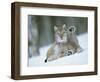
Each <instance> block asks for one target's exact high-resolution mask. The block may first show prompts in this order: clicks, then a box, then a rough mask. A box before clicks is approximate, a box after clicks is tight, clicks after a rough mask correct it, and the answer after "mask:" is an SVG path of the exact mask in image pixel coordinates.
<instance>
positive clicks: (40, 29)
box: [28, 15, 88, 58]
mask: <svg viewBox="0 0 100 82" xmlns="http://www.w3.org/2000/svg"><path fill="white" fill-rule="evenodd" d="M63 24H66V26H67V27H69V26H75V27H76V34H77V35H78V36H79V35H82V34H85V33H87V30H88V27H87V26H88V18H87V17H61V16H38V15H28V57H29V58H31V57H33V56H39V55H40V51H39V49H40V48H41V47H44V46H47V45H50V44H52V43H53V42H54V26H55V25H56V26H57V27H61V26H62V25H63Z"/></svg>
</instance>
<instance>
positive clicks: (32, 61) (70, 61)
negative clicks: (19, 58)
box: [28, 33, 88, 66]
mask: <svg viewBox="0 0 100 82" xmlns="http://www.w3.org/2000/svg"><path fill="white" fill-rule="evenodd" d="M78 40H79V43H80V45H81V47H82V48H83V51H82V52H80V53H75V54H73V55H70V56H65V57H62V58H59V59H56V60H54V61H50V62H47V63H45V62H44V60H45V59H46V53H47V50H48V49H49V48H50V46H51V45H50V46H45V47H42V48H40V56H33V57H31V58H29V62H28V63H29V64H28V65H29V66H60V65H84V64H88V34H87V33H85V34H82V35H80V36H78Z"/></svg>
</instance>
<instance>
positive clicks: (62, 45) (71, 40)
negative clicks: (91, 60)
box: [45, 24, 82, 62]
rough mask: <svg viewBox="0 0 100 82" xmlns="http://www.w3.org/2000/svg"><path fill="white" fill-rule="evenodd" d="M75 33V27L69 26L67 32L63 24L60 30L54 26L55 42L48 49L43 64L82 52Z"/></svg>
mask: <svg viewBox="0 0 100 82" xmlns="http://www.w3.org/2000/svg"><path fill="white" fill-rule="evenodd" d="M75 31H76V28H75V26H70V27H69V28H68V29H67V30H66V25H65V24H64V25H63V26H62V28H58V27H56V26H54V32H55V42H54V43H53V45H52V46H51V47H50V48H49V49H48V51H47V55H46V59H45V62H47V61H52V60H55V59H58V58H60V57H64V56H69V55H72V54H74V53H76V52H80V51H82V48H81V47H80V45H79V42H78V39H77V37H76V34H75Z"/></svg>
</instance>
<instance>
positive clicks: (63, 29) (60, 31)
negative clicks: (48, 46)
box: [54, 24, 66, 38]
mask: <svg viewBox="0 0 100 82" xmlns="http://www.w3.org/2000/svg"><path fill="white" fill-rule="evenodd" d="M54 31H55V34H57V35H59V37H60V38H63V36H64V34H65V33H66V25H65V24H63V25H62V27H61V28H58V27H57V26H54Z"/></svg>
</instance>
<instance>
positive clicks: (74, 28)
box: [68, 26, 76, 33]
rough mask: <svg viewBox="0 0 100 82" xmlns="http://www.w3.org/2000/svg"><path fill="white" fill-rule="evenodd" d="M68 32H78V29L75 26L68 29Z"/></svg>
mask: <svg viewBox="0 0 100 82" xmlns="http://www.w3.org/2000/svg"><path fill="white" fill-rule="evenodd" d="M68 31H69V32H70V33H73V32H75V31H76V27H75V26H70V27H69V28H68Z"/></svg>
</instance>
